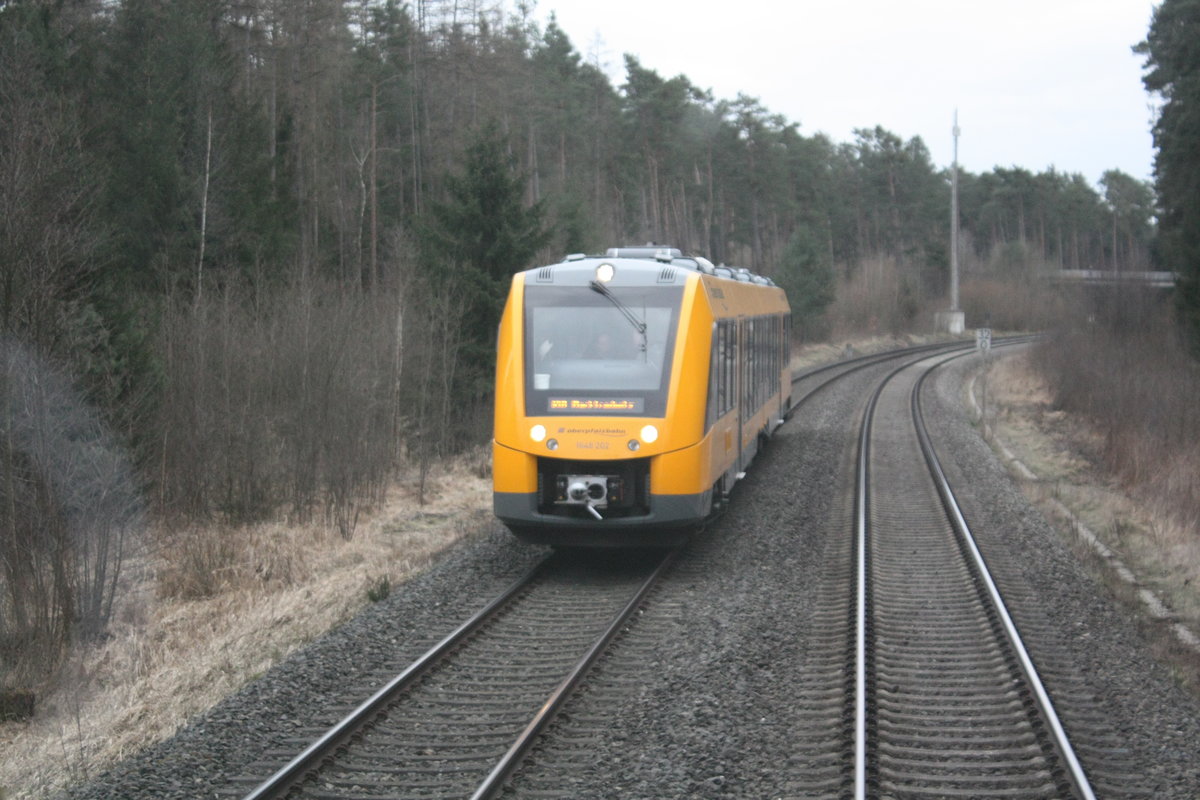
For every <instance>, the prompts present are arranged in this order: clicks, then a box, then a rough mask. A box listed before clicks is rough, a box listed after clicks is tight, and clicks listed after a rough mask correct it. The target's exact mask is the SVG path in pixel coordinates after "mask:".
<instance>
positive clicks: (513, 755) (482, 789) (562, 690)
mask: <svg viewBox="0 0 1200 800" xmlns="http://www.w3.org/2000/svg"><path fill="white" fill-rule="evenodd" d="M680 550H681V548H676V549H674V550H671V551H669V552H668V553H667V554H666V555H665V556H664V557H663V560H662V562H661V563H660V564H659V565H658V566H657V567H656V568H655V569H654V571H653V572H652V573H650V575H649V577H647V578H646V580H645V581H643V582H642V585H641V587H640V588H639V589H638V591H637V593H636V594H634V596H633V597H632V598H631V599H630V601H629V602H628V603H627V604H626V605H625V607H624V608H622V609H621V611H620V612H619V613H618V614H617V615H616V616H615V617H613V620H612V622H611V623H609V626H608V627H607V628H606V629H605V630H604V632H603V633H602V634H600V636H599V637H598V638H597V639H596V641H595V642H594V643H593V644H592V646H591V647H590V648H589V649H588V651H587V652H586V653H584V654H583V657H581V658H580V659H579V661H578V663H576V665H575V667H574V668H573V669H572V670H571V672H570V673H569V674H568V675H567V676H566V677H565V678H564V679H563V681H562V683H560V684H559V685H558V688H556V689H555V690H554V691H553V692H552V693H551V695H550V696H549V697H548V698H547V699H546V702H545V703H543V704H542V707H541V708H540V709H538V712H537V714H536V715H534V717H533V719H532V720H530V721H529V724H528V725H526V726H525V729H524V730H523V731H521V734H520V736H518V737H517V739H516V741H514V742H513V744H512V745H511V746H510V747H509V749H508V752H506V753H505V754H504V756H503V757H502V758H501V759H500V761H499V762H497V763H496V766H495V767H493V768H492V771H491V772H490V773H488V776H487V777H486V778H485V779H484V780H483V782H482V783H481V784H480V785H479V788H477V789H476V790H475V793H474V794H473V795H471V800H486V798H490V797H493V796H494V795H495V794H496V793H497V792H498V791H499V790H500V789H501V787H503V785H504V781H505V779H507V778H508V776H509V774H511V773H512V771H513V769H514V768H516V766H517V764H518V763H519V762H520V760H521V757H522V756H524V755H525V752H526V751H527V750H528V749H529V748H530V746H531V745H532V744H533V742H534V740H536V739H537V736H538V734H539V733H541V731H542V729H543V728H545V727H546V725H547V724H548V723H549V722H550V720H551V719H552V718H553V717H554V715H555V713H557V712H558V710H559V708H561V707H562V705H563V703H565V702H566V700H567V698H568V697H569V696H570V695H571V692H573V691H574V690H575V687H576V686H577V685H578V684H579V681H580V680H582V679H583V676H584V675H585V674H587V671H588V670H589V669H590V668H591V666H592V664H593V663H595V661H596V659H598V658H599V657H600V655H601V654H602V653H604V651H605V650H606V649H607V648H608V645H609V644H610V643H611V642H612V640H613V638H614V637H616V635H617V633H619V632H620V631H621V629H622V628H623V627H624V626H625V623H626V622H627V621H628V619H629V617H630V616H632V614H633V612H635V611H636V610H637V609H638V608H640V607H641V605H642V602H643V601H644V600H645V598H646V595H647V594H649V592H650V590H651V589H652V588H653V587H654V586H655V585H656V584H657V583H658V580H659V578H661V577H662V575H663V573H664V572H666V571H667V569H668V568H669V567H670V566H671V565H672V564H674V563H675V559H676V558H677V557H678V555H679V552H680Z"/></svg>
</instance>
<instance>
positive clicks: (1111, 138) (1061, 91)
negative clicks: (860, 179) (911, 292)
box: [536, 0, 1155, 184]
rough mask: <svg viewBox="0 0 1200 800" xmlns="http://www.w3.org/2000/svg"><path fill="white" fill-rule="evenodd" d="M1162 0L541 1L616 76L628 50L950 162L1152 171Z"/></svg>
mask: <svg viewBox="0 0 1200 800" xmlns="http://www.w3.org/2000/svg"><path fill="white" fill-rule="evenodd" d="M1154 5H1155V3H1154V2H1153V1H1152V0H1002V1H1000V2H996V1H993V2H991V3H989V4H987V9H988V10H984V8H985V4H983V3H976V2H971V1H970V0H858V2H837V0H820V1H819V2H818V0H791V2H787V1H786V0H784V2H780V0H731V1H729V2H721V3H717V2H712V0H691V1H690V2H689V0H602V1H598V0H538V3H537V6H536V17H537V18H538V19H539V20H540V21H541V22H542V24H543V26H544V24H545V22H546V21H547V20H548V19H549V17H550V13H551V12H552V11H553V12H555V14H556V16H557V19H558V24H559V26H560V27H562V29H563V30H564V31H565V32H566V34H567V36H569V37H570V39H571V42H572V43H573V44H574V45H575V48H576V50H578V51H579V52H580V53H581V54H582V55H583V57H584V58H585V59H587V60H589V61H592V62H593V63H595V62H596V61H597V59H598V61H599V63H600V64H601V66H604V67H605V68H606V72H607V73H608V74H609V77H610V79H611V80H612V82H613V84H614V85H615V86H620V85H621V84H622V83H624V75H625V72H624V58H623V56H624V54H625V53H632V54H634V55H636V56H637V57H638V59H639V60H640V61H641V63H642V65H643V66H644V67H648V68H650V69H653V70H655V71H656V72H658V73H659V74H660V75H661V76H662V77H664V78H670V77H674V76H675V75H679V74H683V75H686V76H687V77H688V78H689V79H690V80H691V81H692V83H694V84H696V85H697V86H699V87H701V88H704V89H711V90H712V92H713V94H714V95H715V96H716V97H717V98H718V99H734V98H735V97H737V95H738V93H739V92H740V93H743V94H746V95H749V96H751V97H757V98H758V99H759V100H760V101H761V102H762V104H763V105H764V106H766V107H767V108H768V109H769V110H770V111H771V112H773V113H778V114H782V115H784V116H785V117H787V118H788V120H790V121H792V122H799V123H800V131H801V132H802V133H805V134H809V135H811V134H813V133H816V132H818V131H821V132H824V133H826V134H828V135H829V136H830V137H831V138H832V139H833V140H834V141H836V142H848V141H851V140H852V139H853V130H854V129H855V128H861V127H874V126H875V125H882V126H883V127H885V128H887V129H888V130H890V131H892V132H893V133H896V134H898V135H899V136H901V137H902V138H904V139H909V138H911V137H913V136H920V137H921V138H922V139H923V140H924V141H925V144H926V145H927V146H928V147H929V150H930V152H931V154H932V156H933V161H934V163H935V164H937V165H939V166H949V165H950V163H951V161H952V160H953V137H952V135H951V128H952V125H953V117H954V110H955V108H957V109H958V122H959V127H960V128H961V136H960V138H959V144H958V159H959V164H960V165H961V166H962V167H963V168H965V169H967V170H970V171H971V172H975V173H978V172H983V171H986V170H989V169H991V168H993V167H995V166H1001V167H1010V166H1014V165H1015V166H1021V167H1025V168H1027V169H1029V170H1032V171H1034V172H1040V171H1042V170H1045V169H1047V168H1048V167H1050V166H1054V167H1055V168H1056V169H1058V170H1059V171H1061V172H1072V173H1073V172H1078V173H1082V174H1083V175H1084V177H1086V178H1087V179H1088V180H1089V181H1091V182H1092V183H1093V184H1095V183H1096V182H1097V181H1098V180H1099V178H1100V175H1101V174H1102V173H1103V172H1104V171H1105V170H1106V169H1113V168H1115V169H1120V170H1122V171H1124V172H1126V173H1129V174H1130V175H1133V176H1134V177H1136V178H1141V179H1146V180H1149V179H1150V178H1151V176H1152V169H1153V158H1154V153H1153V142H1152V139H1151V136H1150V126H1151V117H1152V111H1151V108H1150V104H1151V98H1150V97H1149V96H1148V95H1147V94H1146V92H1145V90H1144V89H1143V88H1142V83H1141V75H1142V58H1141V57H1140V56H1137V55H1134V54H1133V53H1132V52H1131V51H1130V48H1131V47H1132V46H1133V45H1134V44H1136V43H1138V42H1140V41H1142V40H1143V39H1144V38H1145V36H1146V31H1147V28H1148V26H1149V23H1150V16H1151V13H1152V11H1153V7H1154Z"/></svg>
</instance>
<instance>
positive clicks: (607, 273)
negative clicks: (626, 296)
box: [596, 261, 617, 283]
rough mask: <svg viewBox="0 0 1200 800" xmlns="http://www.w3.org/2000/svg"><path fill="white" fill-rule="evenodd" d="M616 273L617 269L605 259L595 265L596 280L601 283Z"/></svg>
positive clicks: (606, 281)
mask: <svg viewBox="0 0 1200 800" xmlns="http://www.w3.org/2000/svg"><path fill="white" fill-rule="evenodd" d="M616 274H617V269H616V267H614V266H613V265H612V264H609V263H608V262H607V261H606V262H604V263H603V264H601V265H600V266H598V267H596V280H598V281H600V282H601V283H608V282H609V281H611V280H612V279H613V276H614V275H616Z"/></svg>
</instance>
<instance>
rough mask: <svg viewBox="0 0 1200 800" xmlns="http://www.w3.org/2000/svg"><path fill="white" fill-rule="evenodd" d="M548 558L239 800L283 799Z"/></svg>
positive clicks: (516, 591)
mask: <svg viewBox="0 0 1200 800" xmlns="http://www.w3.org/2000/svg"><path fill="white" fill-rule="evenodd" d="M552 558H553V556H552V555H551V556H548V557H547V558H546V559H544V560H543V561H541V562H539V563H538V564H537V565H535V566H534V567H533V568H532V569H530V570H529V571H528V572H526V573H525V574H524V575H522V576H521V577H520V578H519V579H518V580H517V581H516V582H514V583H513V584H512V585H511V586H509V587H508V588H507V589H505V590H504V592H502V593H501V594H500V595H498V596H497V597H496V598H495V599H493V600H492V601H491V602H489V603H488V604H487V605H486V606H484V607H483V608H482V609H480V610H479V611H477V612H475V614H473V615H472V616H471V617H470V618H469V619H467V620H466V621H465V622H463V623H462V624H461V625H459V626H458V627H457V628H455V629H454V630H453V631H452V632H451V633H450V634H449V635H447V636H446V637H445V638H444V639H442V640H441V641H440V642H438V643H437V644H436V645H434V646H433V647H432V648H430V649H429V650H428V651H427V652H426V653H425V654H424V655H422V656H421V657H420V658H418V659H417V660H416V661H414V662H413V663H412V664H410V665H409V666H408V667H407V668H406V669H405V670H404V671H403V672H401V673H400V674H399V675H397V676H396V677H395V678H393V679H392V680H390V681H389V682H388V683H387V685H385V686H384V687H383V688H381V689H380V690H379V691H377V692H376V693H375V694H373V695H372V696H371V697H370V698H369V699H368V700H366V701H364V702H363V703H362V704H361V705H359V706H358V707H357V708H355V709H354V710H353V711H352V712H350V714H349V715H347V716H346V717H345V718H344V719H342V720H341V721H340V722H338V723H337V724H336V725H334V726H333V727H332V728H330V729H329V730H328V731H327V732H326V733H325V734H324V735H322V736H321V737H320V738H319V739H317V740H316V741H315V742H313V743H312V744H310V745H309V746H308V747H307V748H305V749H304V752H302V753H300V755H298V756H296V757H295V758H293V759H292V760H291V761H289V762H288V763H287V764H286V765H285V766H284V767H282V768H281V769H280V770H279V771H278V772H276V773H275V774H274V775H272V776H271V777H270V778H268V779H267V780H265V781H263V782H262V783H261V784H259V785H258V787H256V788H255V789H254V791H252V792H250V793H249V794H248V795H246V796H245V797H244V798H243V800H267V799H268V798H280V797H284V796H286V794H287V793H288V792H289V791H291V790H292V789H293V788H294V787H295V786H297V785H298V784H299V783H300V782H301V781H303V780H305V779H306V778H307V776H308V775H309V773H310V772H312V770H313V768H314V767H315V766H317V765H319V764H320V763H321V762H322V761H323V760H325V759H326V758H327V757H328V756H330V755H331V754H333V753H334V752H336V751H337V750H338V749H339V748H341V747H342V746H344V745H345V743H346V742H347V741H349V740H350V739H351V738H352V737H353V736H354V735H355V734H356V733H357V732H358V731H359V730H361V729H362V727H363V726H364V725H366V724H367V723H368V722H369V721H370V720H371V719H372V718H373V717H374V716H376V715H377V714H378V713H379V712H380V711H381V710H383V709H384V708H386V707H387V706H388V705H390V704H391V702H392V701H393V700H394V699H395V698H396V697H398V696H399V695H400V694H401V693H402V692H404V691H405V690H406V689H408V688H409V687H411V686H412V685H413V684H414V683H415V682H416V681H417V679H418V678H420V677H421V676H422V675H424V674H425V672H427V671H428V669H429V668H430V667H431V666H432V665H433V664H435V663H436V662H437V661H438V659H440V658H441V657H442V656H444V655H445V654H446V653H447V652H448V651H449V650H451V649H452V648H454V647H455V646H456V645H458V644H459V643H461V642H462V641H463V640H464V639H466V638H467V637H468V636H470V635H471V634H472V633H474V632H475V631H477V630H478V629H479V628H480V627H482V625H483V624H484V623H485V622H487V621H488V620H489V619H491V618H492V616H493V615H494V614H495V613H496V612H497V611H499V610H500V609H501V608H502V607H503V606H504V605H506V604H507V603H508V602H509V601H510V600H512V599H513V597H515V596H516V595H517V594H519V593H520V592H521V591H522V590H523V589H525V587H527V586H528V585H529V584H530V582H532V581H533V579H534V578H535V577H536V576H537V574H538V573H539V572H541V571H542V569H544V568H545V566H546V564H548V563H549V562H550V560H551V559H552Z"/></svg>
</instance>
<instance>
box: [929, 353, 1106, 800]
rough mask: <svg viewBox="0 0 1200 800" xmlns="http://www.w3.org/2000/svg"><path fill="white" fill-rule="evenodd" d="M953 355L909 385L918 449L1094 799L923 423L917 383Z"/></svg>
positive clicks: (1063, 754) (1059, 741) (1069, 765)
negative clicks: (918, 443) (918, 442)
mask: <svg viewBox="0 0 1200 800" xmlns="http://www.w3.org/2000/svg"><path fill="white" fill-rule="evenodd" d="M956 358H962V356H961V355H955V356H951V357H950V358H947V359H945V360H944V361H941V362H939V363H938V364H936V365H934V366H933V367H931V368H930V369H929V370H927V371H926V372H925V373H924V374H922V375H921V377H920V379H919V380H918V381H917V383H916V385H915V386H914V387H913V391H912V398H911V407H912V414H913V422H914V424H915V426H916V431H917V438H918V439H919V441H920V443H921V451H922V452H923V453H924V455H925V462H926V464H927V465H928V467H929V471H930V474H931V476H932V477H933V480H934V483H935V484H936V486H937V490H938V494H939V495H940V496H941V499H942V505H943V507H944V508H945V509H946V516H947V517H948V518H949V520H950V523H951V525H953V527H954V529H955V531H956V532H957V533H958V535H959V537H960V538H961V540H962V541H963V543H964V544H965V545H966V547H967V551H968V552H969V553H970V554H971V560H972V562H973V563H974V566H975V569H976V570H977V573H978V575H979V577H980V579H981V580H982V581H983V584H984V586H985V587H986V588H987V594H988V597H989V599H990V600H991V603H992V606H993V607H994V608H995V610H996V613H997V616H998V617H999V618H1000V620H1001V622H1002V624H1003V627H1004V631H1005V635H1006V637H1007V639H1008V642H1009V645H1010V646H1011V647H1012V649H1013V652H1014V653H1015V654H1016V656H1017V660H1018V661H1019V663H1020V665H1021V671H1022V672H1023V673H1024V677H1025V680H1026V682H1027V683H1028V684H1029V687H1030V689H1031V690H1032V691H1033V694H1034V697H1035V699H1036V701H1037V706H1038V710H1039V711H1040V712H1041V715H1042V718H1043V720H1044V721H1045V723H1046V724H1047V725H1048V726H1049V728H1050V731H1051V733H1052V737H1051V738H1052V741H1053V744H1054V747H1055V749H1056V750H1057V751H1058V754H1059V757H1060V758H1061V759H1062V761H1063V764H1064V766H1065V767H1066V773H1067V777H1068V778H1069V779H1070V781H1071V784H1072V786H1073V787H1074V789H1075V791H1076V792H1077V793H1078V794H1079V796H1080V797H1081V798H1083V799H1084V800H1095V797H1096V795H1095V793H1094V792H1093V791H1092V787H1091V784H1090V783H1089V781H1088V778H1087V775H1086V774H1085V772H1084V770H1083V767H1082V765H1081V764H1080V763H1079V759H1078V758H1077V757H1076V755H1075V750H1074V748H1072V746H1071V741H1070V739H1069V738H1068V737H1067V733H1066V731H1065V730H1064V728H1063V726H1062V723H1061V721H1060V720H1059V718H1058V714H1057V712H1055V710H1054V704H1053V703H1052V702H1051V700H1050V695H1049V693H1048V692H1047V691H1046V687H1045V686H1044V685H1043V684H1042V680H1041V677H1040V676H1039V675H1038V671H1037V668H1036V666H1035V665H1034V663H1033V659H1032V658H1031V657H1030V655H1029V651H1028V650H1026V648H1025V644H1024V642H1023V641H1022V640H1021V634H1020V632H1019V631H1018V630H1017V626H1016V623H1014V622H1013V619H1012V616H1011V615H1010V614H1009V613H1008V608H1007V606H1006V605H1005V603H1004V598H1003V597H1001V596H1000V590H999V589H998V588H997V586H996V582H995V581H994V580H993V579H992V575H991V573H990V572H989V571H988V568H987V562H986V561H985V560H984V557H983V554H982V553H981V552H980V550H979V547H978V545H977V544H976V542H975V536H974V534H972V533H971V528H970V526H969V525H968V524H967V520H966V517H964V516H963V513H962V508H961V506H959V503H958V498H957V497H956V496H955V494H954V489H953V488H951V486H950V481H949V480H948V479H947V478H946V473H945V472H944V471H943V469H942V464H941V461H940V460H939V459H938V457H937V453H936V452H935V451H934V448H933V442H932V440H931V439H930V438H929V432H928V430H927V429H926V427H925V417H924V413H923V411H922V407H921V387H922V386H923V385H924V383H925V379H926V378H928V377H929V376H930V375H932V374H933V373H934V371H935V370H937V369H938V368H939V367H941V366H942V365H943V364H946V363H948V362H949V361H952V360H954V359H956Z"/></svg>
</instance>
